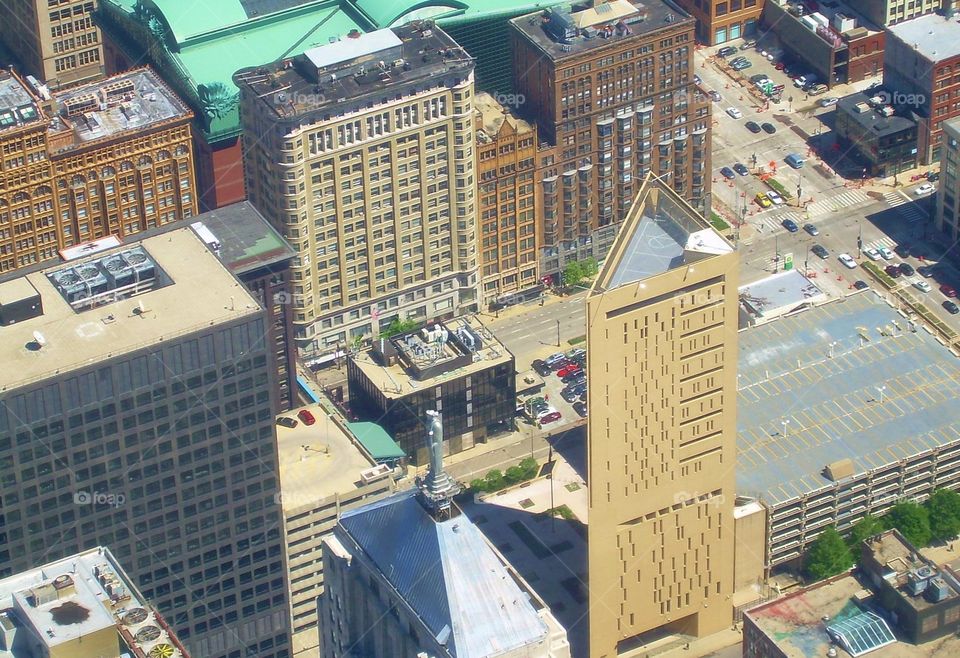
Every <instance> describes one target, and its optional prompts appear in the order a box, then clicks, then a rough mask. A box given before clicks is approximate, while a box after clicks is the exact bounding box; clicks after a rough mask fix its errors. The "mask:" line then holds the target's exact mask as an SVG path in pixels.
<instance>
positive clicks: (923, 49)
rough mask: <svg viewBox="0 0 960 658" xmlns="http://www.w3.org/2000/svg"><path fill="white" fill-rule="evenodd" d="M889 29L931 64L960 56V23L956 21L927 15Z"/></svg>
mask: <svg viewBox="0 0 960 658" xmlns="http://www.w3.org/2000/svg"><path fill="white" fill-rule="evenodd" d="M887 29H888V30H889V31H890V32H891V33H892V34H893V35H894V36H895V37H897V38H898V39H900V40H901V41H903V42H904V43H906V44H908V45H911V46H913V48H914V49H915V50H916V51H917V52H918V53H919V54H920V56H921V57H923V58H925V59H927V60H929V61H931V62H938V61H941V60H944V59H948V58H950V57H956V56H957V55H960V23H958V22H957V20H956V19H952V20H951V19H948V18H946V17H944V16H941V15H940V14H926V15H925V16H918V17H917V18H911V19H910V20H908V21H903V22H902V23H897V24H896V25H891V26H889V27H888V28H887Z"/></svg>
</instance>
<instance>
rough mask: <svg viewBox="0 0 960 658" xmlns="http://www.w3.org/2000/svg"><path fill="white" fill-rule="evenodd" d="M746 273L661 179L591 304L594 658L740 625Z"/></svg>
mask: <svg viewBox="0 0 960 658" xmlns="http://www.w3.org/2000/svg"><path fill="white" fill-rule="evenodd" d="M737 268H738V260H737V254H736V252H735V251H734V249H733V247H732V245H730V244H729V243H728V242H726V240H725V239H724V238H723V237H722V236H721V235H720V234H719V233H717V232H716V231H714V230H713V229H712V228H710V227H709V224H707V223H705V222H704V221H703V220H702V218H701V217H700V216H699V213H698V211H697V210H696V209H694V208H692V207H691V206H689V205H687V204H686V203H685V202H683V201H682V200H681V199H679V198H678V197H677V196H676V195H675V194H673V193H672V192H670V191H669V190H668V189H667V188H666V187H665V185H664V184H663V183H661V182H660V181H659V180H657V179H653V178H652V177H651V178H650V179H648V181H647V182H646V183H645V184H644V186H643V187H642V188H641V190H640V192H639V194H638V195H637V197H636V198H635V199H634V200H633V205H632V207H631V211H630V215H629V216H628V218H627V221H626V223H625V224H624V225H623V227H622V229H621V233H620V236H619V237H618V241H617V243H616V245H615V246H614V248H613V250H612V251H611V255H610V257H609V258H608V259H607V261H606V263H605V264H604V267H603V269H602V270H601V272H600V275H599V277H598V279H597V281H596V283H595V284H594V287H593V289H592V290H591V292H590V294H589V295H588V297H587V318H588V321H587V322H588V324H587V350H588V353H589V354H590V360H589V362H588V375H589V381H591V382H593V384H592V385H591V386H590V388H589V389H588V390H589V400H588V406H589V408H590V415H589V417H588V420H587V426H588V445H587V453H588V454H587V462H588V464H587V471H588V476H587V482H588V483H589V487H590V503H589V519H590V522H589V524H588V526H587V530H588V542H589V551H588V553H589V555H588V564H589V585H590V587H589V601H590V644H591V648H590V655H591V657H592V658H613V657H614V656H617V655H620V654H630V652H631V651H632V650H633V649H634V648H636V647H638V646H639V645H641V644H642V643H643V642H644V641H645V639H646V638H647V637H648V636H649V634H650V633H651V631H657V632H663V631H667V632H674V633H681V634H687V635H695V636H702V635H706V634H709V633H713V632H716V631H718V630H721V629H722V628H724V627H726V626H728V625H729V624H730V622H731V620H732V605H731V601H730V597H731V594H732V592H733V577H734V568H733V567H734V516H733V507H734V467H735V461H736V448H735V441H736V409H735V407H734V406H733V405H734V401H735V400H736V375H737V367H736V364H737Z"/></svg>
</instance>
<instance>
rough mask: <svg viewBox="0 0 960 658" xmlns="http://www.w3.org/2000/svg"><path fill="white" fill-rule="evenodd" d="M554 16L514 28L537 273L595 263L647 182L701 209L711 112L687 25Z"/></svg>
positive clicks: (665, 11)
mask: <svg viewBox="0 0 960 658" xmlns="http://www.w3.org/2000/svg"><path fill="white" fill-rule="evenodd" d="M573 9H574V10H575V11H573V12H572V13H571V12H570V11H568V10H566V9H561V8H553V9H549V10H547V12H545V15H539V14H532V15H529V16H524V17H522V18H515V19H513V20H512V21H511V26H512V28H513V30H512V37H513V39H512V41H513V66H514V76H515V78H516V79H515V84H514V87H515V93H516V94H517V98H518V99H519V98H520V97H521V96H522V100H523V103H521V104H519V105H518V108H519V111H520V112H522V113H523V115H524V116H525V117H528V118H529V119H531V120H535V121H536V122H537V124H538V127H539V130H538V134H539V136H540V138H541V139H542V140H543V141H544V142H547V143H548V144H550V145H552V146H553V147H554V151H553V152H550V151H549V150H548V151H546V152H545V154H544V155H543V156H542V157H539V162H538V166H539V167H540V171H539V172H538V177H539V180H538V181H537V188H538V189H537V194H538V201H539V202H540V208H542V215H543V219H542V222H543V226H542V228H541V229H540V230H541V231H542V244H541V248H540V272H541V274H543V275H555V274H556V273H558V272H561V271H562V270H563V269H564V266H565V264H566V263H567V262H569V261H571V260H582V259H584V258H587V257H594V258H598V259H602V258H603V257H604V256H605V255H606V253H607V251H608V250H609V248H610V246H611V245H612V244H613V240H614V238H615V237H616V234H617V226H618V225H619V224H620V223H621V222H622V221H623V220H624V218H625V217H626V215H627V211H628V210H629V208H630V201H631V200H632V199H633V197H634V196H635V195H636V193H637V190H638V189H639V187H640V183H641V182H642V181H643V179H644V177H645V176H646V175H647V173H648V172H652V173H654V174H655V175H657V176H659V177H660V178H661V179H663V180H664V181H666V182H667V183H669V185H670V186H671V187H672V188H673V189H674V190H676V191H677V193H678V194H680V196H682V197H684V198H686V199H688V200H689V201H690V202H691V203H692V204H693V205H694V206H695V207H698V208H702V207H703V205H704V203H705V200H706V198H707V196H708V194H709V192H710V182H711V178H710V134H711V129H712V120H711V118H710V103H709V101H708V99H707V98H706V96H705V95H703V94H701V93H699V92H698V91H697V88H696V86H695V85H694V83H693V74H694V62H693V53H694V47H695V43H694V20H693V19H692V18H691V17H690V16H689V15H687V14H685V13H684V12H683V11H682V10H680V9H679V8H678V7H677V6H676V5H672V4H670V3H669V2H668V1H667V0H652V1H651V2H645V3H643V4H642V5H640V4H637V5H634V4H632V3H630V2H629V1H628V0H612V1H611V2H606V3H602V4H598V5H597V6H596V7H589V8H586V7H582V6H575V7H573Z"/></svg>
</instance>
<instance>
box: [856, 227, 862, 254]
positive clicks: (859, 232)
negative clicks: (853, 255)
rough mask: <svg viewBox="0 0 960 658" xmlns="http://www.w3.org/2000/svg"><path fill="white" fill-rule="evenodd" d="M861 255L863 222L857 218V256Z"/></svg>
mask: <svg viewBox="0 0 960 658" xmlns="http://www.w3.org/2000/svg"><path fill="white" fill-rule="evenodd" d="M862 257H863V224H862V223H861V222H860V220H857V258H862Z"/></svg>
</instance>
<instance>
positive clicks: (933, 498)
mask: <svg viewBox="0 0 960 658" xmlns="http://www.w3.org/2000/svg"><path fill="white" fill-rule="evenodd" d="M926 508H927V512H928V513H929V517H930V531H931V533H932V535H933V538H934V539H949V538H950V537H955V536H956V535H957V534H958V533H960V494H958V493H957V492H956V491H953V490H952V489H937V490H936V491H934V492H933V494H931V495H930V498H929V499H928V500H927V503H926Z"/></svg>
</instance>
